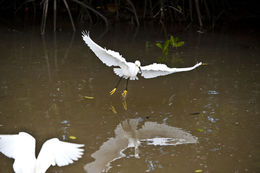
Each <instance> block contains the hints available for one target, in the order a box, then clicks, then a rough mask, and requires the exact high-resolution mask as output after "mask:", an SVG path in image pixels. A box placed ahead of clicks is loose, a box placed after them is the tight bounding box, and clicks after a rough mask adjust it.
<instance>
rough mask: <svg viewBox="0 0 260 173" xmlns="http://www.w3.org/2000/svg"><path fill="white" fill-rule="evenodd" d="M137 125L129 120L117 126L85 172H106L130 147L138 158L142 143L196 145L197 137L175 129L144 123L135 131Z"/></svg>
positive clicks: (93, 155) (134, 120)
mask: <svg viewBox="0 0 260 173" xmlns="http://www.w3.org/2000/svg"><path fill="white" fill-rule="evenodd" d="M138 124H139V120H138V119H130V120H125V121H123V122H122V123H120V124H119V125H117V127H116V129H115V137H112V138H110V139H109V140H108V141H106V142H104V143H103V145H102V146H101V147H100V148H99V150H98V151H96V152H95V153H93V154H92V155H91V156H92V157H93V158H94V159H96V160H95V161H93V162H91V163H88V164H86V165H85V167H84V169H85V170H86V172H88V173H100V172H107V171H108V170H109V169H110V168H111V166H110V164H111V162H113V161H115V160H117V159H120V158H122V157H126V155H125V154H124V153H123V152H124V151H125V150H126V149H127V148H130V147H134V148H135V154H134V157H136V158H139V150H138V147H139V146H140V145H141V144H142V143H143V142H145V143H146V144H148V145H160V146H167V145H180V144H188V143H197V137H195V136H192V135H191V134H190V133H187V132H185V131H183V130H181V129H179V128H176V127H171V126H168V125H165V124H158V123H156V122H145V123H144V125H143V126H142V127H141V128H140V129H137V126H138Z"/></svg>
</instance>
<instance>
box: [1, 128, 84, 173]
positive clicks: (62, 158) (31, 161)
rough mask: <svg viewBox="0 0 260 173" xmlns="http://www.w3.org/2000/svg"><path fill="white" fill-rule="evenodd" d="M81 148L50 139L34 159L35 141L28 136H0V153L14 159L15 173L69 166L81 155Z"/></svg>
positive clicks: (32, 172) (23, 133) (37, 171)
mask: <svg viewBox="0 0 260 173" xmlns="http://www.w3.org/2000/svg"><path fill="white" fill-rule="evenodd" d="M83 146H84V145H83V144H74V143H69V142H63V141H60V140H59V139H57V138H52V139H49V140H47V141H46V142H45V143H44V144H43V146H42V148H41V151H40V153H39V155H38V157H37V159H36V157H35V139H34V137H32V136H31V135H30V134H28V133H26V132H20V133H19V134H15V135H0V152H2V153H3V154H4V155H6V156H7V157H9V158H13V159H14V164H13V169H14V172H15V173H45V172H46V170H47V169H48V168H49V167H50V166H51V165H52V166H55V165H58V166H65V165H69V164H71V163H73V161H76V160H78V159H79V158H80V157H81V156H82V155H83V151H84V149H82V148H80V147H83Z"/></svg>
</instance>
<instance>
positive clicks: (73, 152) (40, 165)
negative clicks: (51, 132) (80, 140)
mask: <svg viewBox="0 0 260 173" xmlns="http://www.w3.org/2000/svg"><path fill="white" fill-rule="evenodd" d="M83 146H84V145H83V144H73V143H68V142H63V141H60V140H59V139H57V138H52V139H49V140H47V141H46V142H45V143H44V144H43V146H42V148H41V151H40V153H39V156H38V158H37V164H36V170H37V171H39V172H45V171H46V170H47V169H48V168H49V167H50V166H51V165H52V166H55V165H58V166H65V165H69V164H71V163H73V161H76V160H78V159H79V158H80V157H81V156H82V155H83V151H84V150H83V149H82V148H80V147H83Z"/></svg>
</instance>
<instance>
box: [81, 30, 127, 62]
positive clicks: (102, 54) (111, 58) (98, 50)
mask: <svg viewBox="0 0 260 173" xmlns="http://www.w3.org/2000/svg"><path fill="white" fill-rule="evenodd" d="M82 37H83V40H84V41H85V43H86V44H87V45H88V46H89V48H90V49H91V50H92V51H93V52H94V53H95V55H96V56H97V57H98V58H99V59H100V60H101V61H102V62H103V63H104V64H106V65H107V66H109V67H111V66H120V67H123V66H127V65H126V63H127V62H126V60H125V58H123V57H122V56H121V55H120V54H119V53H118V52H115V51H112V50H107V49H105V48H102V47H100V46H99V45H98V44H96V43H95V42H94V41H93V40H92V39H91V38H90V37H89V33H86V32H83V33H82Z"/></svg>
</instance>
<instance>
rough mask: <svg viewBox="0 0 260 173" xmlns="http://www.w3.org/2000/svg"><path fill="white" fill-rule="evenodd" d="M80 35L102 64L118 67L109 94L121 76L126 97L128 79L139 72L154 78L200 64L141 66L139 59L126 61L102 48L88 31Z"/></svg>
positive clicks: (132, 78) (187, 69) (186, 69)
mask: <svg viewBox="0 0 260 173" xmlns="http://www.w3.org/2000/svg"><path fill="white" fill-rule="evenodd" d="M82 37H83V40H84V41H85V43H86V44H87V45H88V46H89V48H90V49H91V50H92V51H93V52H94V53H95V55H96V56H97V57H98V58H99V59H100V60H101V61H102V62H103V63H104V64H106V65H107V66H109V67H111V66H117V67H119V68H114V73H115V74H116V75H118V76H120V79H119V81H118V82H117V84H116V86H115V88H114V89H113V90H112V91H110V95H112V94H114V92H115V91H116V89H117V87H118V85H119V83H120V81H121V79H122V78H125V79H126V80H127V82H126V88H125V90H124V91H123V93H122V95H123V96H124V97H126V95H127V85H128V80H129V79H130V80H138V77H137V74H138V73H141V76H143V77H144V78H147V79H148V78H155V77H158V76H165V75H168V74H172V73H176V72H183V71H190V70H193V69H195V68H197V67H198V66H200V65H202V63H201V62H200V63H197V64H195V65H194V66H193V67H186V68H169V67H167V66H166V65H165V64H157V63H153V64H150V65H147V66H141V62H140V61H139V60H136V61H135V62H134V63H133V62H127V61H126V60H125V58H123V57H122V56H121V55H120V54H119V53H118V52H115V51H112V50H108V49H105V48H102V47H101V46H99V45H98V44H96V43H95V42H94V41H93V40H92V39H91V38H90V37H89V33H88V32H82Z"/></svg>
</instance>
